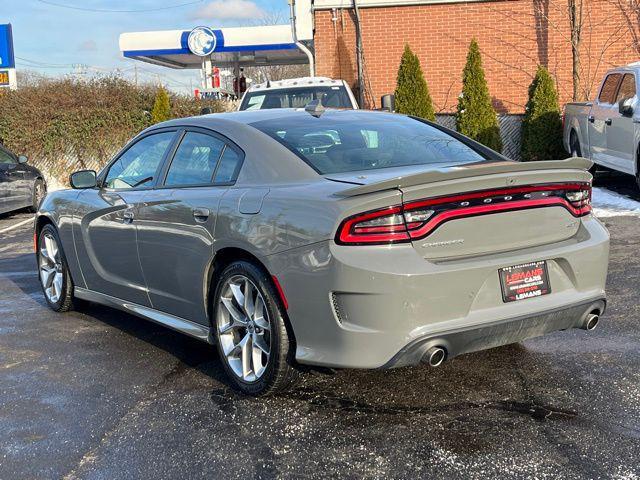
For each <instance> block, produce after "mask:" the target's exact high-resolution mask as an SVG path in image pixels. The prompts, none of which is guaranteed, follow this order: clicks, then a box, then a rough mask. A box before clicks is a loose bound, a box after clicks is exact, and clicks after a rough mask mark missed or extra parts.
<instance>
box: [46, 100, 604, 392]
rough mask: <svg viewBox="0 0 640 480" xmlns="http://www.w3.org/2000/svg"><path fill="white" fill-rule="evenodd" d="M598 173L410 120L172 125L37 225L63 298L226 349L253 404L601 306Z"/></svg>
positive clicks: (78, 177)
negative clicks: (306, 384)
mask: <svg viewBox="0 0 640 480" xmlns="http://www.w3.org/2000/svg"><path fill="white" fill-rule="evenodd" d="M590 166H591V162H589V161H588V160H585V159H582V158H572V159H568V160H563V161H547V162H529V163H520V162H513V161H510V160H508V159H506V158H504V157H502V156H501V155H499V154H497V153H495V152H493V151H491V150H489V149H487V148H485V147H483V146H482V145H480V144H478V143H475V142H473V141H472V140H469V139H468V138H466V137H464V136H462V135H459V134H457V133H455V132H453V131H450V130H447V129H445V128H443V127H440V126H438V125H435V124H431V123H429V122H426V121H423V120H420V119H416V118H412V117H407V116H403V115H396V114H389V113H382V112H367V111H358V110H356V111H337V110H326V111H322V109H320V108H307V109H306V110H305V109H298V110H292V109H279V110H261V111H254V112H235V113H226V114H216V115H208V116H201V117H195V118H187V119H180V120H172V121H169V122H165V123H161V124H159V125H154V126H153V127H151V128H149V129H147V130H145V131H144V132H142V133H141V134H140V135H138V136H137V137H136V138H134V139H133V140H132V141H131V142H130V143H129V144H128V145H127V146H126V147H125V148H124V149H123V150H122V151H121V152H120V153H119V154H118V155H116V157H115V158H114V159H113V160H112V161H111V162H110V163H109V164H108V165H107V166H106V167H105V168H104V169H103V170H102V171H101V172H100V173H99V174H96V173H95V172H92V171H81V172H76V173H75V174H73V175H72V177H71V185H72V186H73V189H71V190H65V191H59V192H54V193H52V194H49V195H48V196H47V197H46V199H45V201H44V202H43V203H42V205H41V207H40V210H39V212H38V215H37V220H36V227H35V228H36V230H35V242H36V252H37V259H38V266H39V273H40V279H41V283H42V288H43V291H44V295H45V297H46V300H47V302H48V304H49V305H50V306H51V308H53V309H54V310H57V311H65V310H69V309H70V308H72V306H73V302H74V299H83V300H88V301H91V302H97V303H101V304H104V305H109V306H112V307H115V308H119V309H122V310H125V311H127V312H130V313H133V314H135V315H138V316H140V317H143V318H146V319H149V320H152V321H154V322H158V323H160V324H163V325H166V326H168V327H170V328H173V329H176V330H178V331H181V332H184V333H186V334H188V335H191V336H194V337H196V338H199V339H201V340H204V341H207V342H210V343H211V344H214V345H216V348H217V349H218V352H219V354H220V358H221V361H222V364H223V365H224V368H225V370H226V372H227V374H228V376H229V378H230V380H231V382H232V383H233V384H234V385H235V386H236V387H237V388H239V389H240V390H242V391H243V392H245V393H249V394H265V393H270V392H275V391H277V390H282V389H283V388H286V387H288V386H290V385H291V384H292V383H293V382H294V380H295V379H296V377H297V372H298V371H299V367H300V366H301V365H315V366H325V367H335V368H390V367H398V366H405V365H417V364H419V363H421V362H422V363H426V364H429V365H432V366H437V365H439V364H440V363H441V362H443V361H445V360H448V359H451V358H453V357H455V356H457V355H460V354H464V353H468V352H473V351H478V350H482V349H487V348H491V347H495V346H498V345H504V344H509V343H514V342H519V341H522V340H525V339H527V338H531V337H535V336H539V335H543V334H545V333H548V332H552V331H556V330H565V329H570V328H582V329H584V330H591V329H593V328H595V326H596V324H597V323H598V319H599V316H600V315H601V314H602V313H603V311H604V308H605V288H604V287H605V277H606V275H607V263H608V254H609V235H608V232H607V230H606V229H605V228H604V227H603V225H602V224H601V223H600V221H598V219H596V218H595V217H594V216H593V215H592V213H591V205H590V199H591V176H590V174H589V173H588V172H587V169H588V168H589V167H590Z"/></svg>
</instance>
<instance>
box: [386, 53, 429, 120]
mask: <svg viewBox="0 0 640 480" xmlns="http://www.w3.org/2000/svg"><path fill="white" fill-rule="evenodd" d="M395 102H396V112H398V113H405V114H407V115H415V116H416V117H421V118H426V119H427V120H431V121H434V120H435V119H436V114H435V111H434V109H433V103H432V101H431V95H430V94H429V87H428V86H427V82H426V81H425V79H424V75H423V74H422V68H421V67H420V60H419V59H418V56H417V55H416V54H414V53H413V52H412V51H411V48H409V45H405V46H404V52H403V53H402V59H401V60H400V67H398V79H397V84H396V91H395Z"/></svg>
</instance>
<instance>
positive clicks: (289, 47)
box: [120, 25, 309, 69]
mask: <svg viewBox="0 0 640 480" xmlns="http://www.w3.org/2000/svg"><path fill="white" fill-rule="evenodd" d="M197 29H202V31H204V32H205V33H203V34H202V37H201V38H204V42H207V43H206V45H204V46H205V47H207V48H206V49H205V50H204V51H202V50H198V48H194V45H196V47H197V46H198V45H197V43H194V41H193V32H194V31H196V30H197ZM211 35H213V37H211ZM197 40H198V39H197V37H196V39H195V41H196V42H197ZM299 45H300V44H296V42H295V41H294V39H293V33H292V30H291V25H270V26H258V27H233V28H220V29H211V28H208V27H197V28H196V29H193V30H164V31H156V32H132V33H123V34H121V35H120V50H121V51H122V54H123V55H124V56H125V57H126V58H131V59H135V60H141V61H144V62H148V63H153V64H156V65H161V66H164V67H170V68H178V69H185V68H194V69H195V68H202V65H203V57H206V59H207V60H208V61H210V62H211V63H212V64H213V65H216V66H218V67H223V68H224V67H234V68H238V67H246V66H262V65H265V66H266V65H294V64H307V63H309V57H308V54H307V53H305V52H304V51H303V50H301V49H300V47H299ZM200 46H202V45H200ZM303 48H304V47H303ZM194 51H195V52H196V53H194Z"/></svg>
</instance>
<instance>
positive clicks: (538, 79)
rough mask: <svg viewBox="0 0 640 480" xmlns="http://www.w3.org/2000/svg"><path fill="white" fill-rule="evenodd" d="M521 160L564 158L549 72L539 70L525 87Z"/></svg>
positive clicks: (558, 119)
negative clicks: (526, 94) (526, 97)
mask: <svg viewBox="0 0 640 480" xmlns="http://www.w3.org/2000/svg"><path fill="white" fill-rule="evenodd" d="M521 153H522V159H523V160H549V159H554V158H561V157H563V156H566V155H564V150H563V147H562V117H561V113H560V105H559V103H558V91H557V90H556V86H555V83H554V81H553V78H552V77H551V75H550V74H549V71H548V70H547V69H546V68H544V67H542V66H540V67H538V71H537V72H536V76H535V77H534V79H533V81H532V82H531V85H530V86H529V101H528V102H527V107H526V110H525V113H524V119H523V120H522V150H521Z"/></svg>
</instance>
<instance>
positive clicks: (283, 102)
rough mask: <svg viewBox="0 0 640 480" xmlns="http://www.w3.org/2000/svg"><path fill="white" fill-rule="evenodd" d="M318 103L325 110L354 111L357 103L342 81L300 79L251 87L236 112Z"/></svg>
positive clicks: (319, 78) (315, 78)
mask: <svg viewBox="0 0 640 480" xmlns="http://www.w3.org/2000/svg"><path fill="white" fill-rule="evenodd" d="M318 99H320V100H322V105H323V106H325V107H331V108H346V109H357V108H358V102H356V98H355V97H354V95H353V92H352V91H351V89H350V88H349V85H348V84H347V82H345V81H344V80H333V79H332V78H327V77H303V78H289V79H286V80H277V81H273V82H265V83H260V84H258V85H252V86H251V87H250V88H249V89H248V90H247V91H246V92H245V94H244V96H243V97H242V101H241V102H240V105H239V106H238V110H264V109H268V108H304V106H305V105H306V104H308V103H309V102H310V101H312V100H318Z"/></svg>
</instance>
